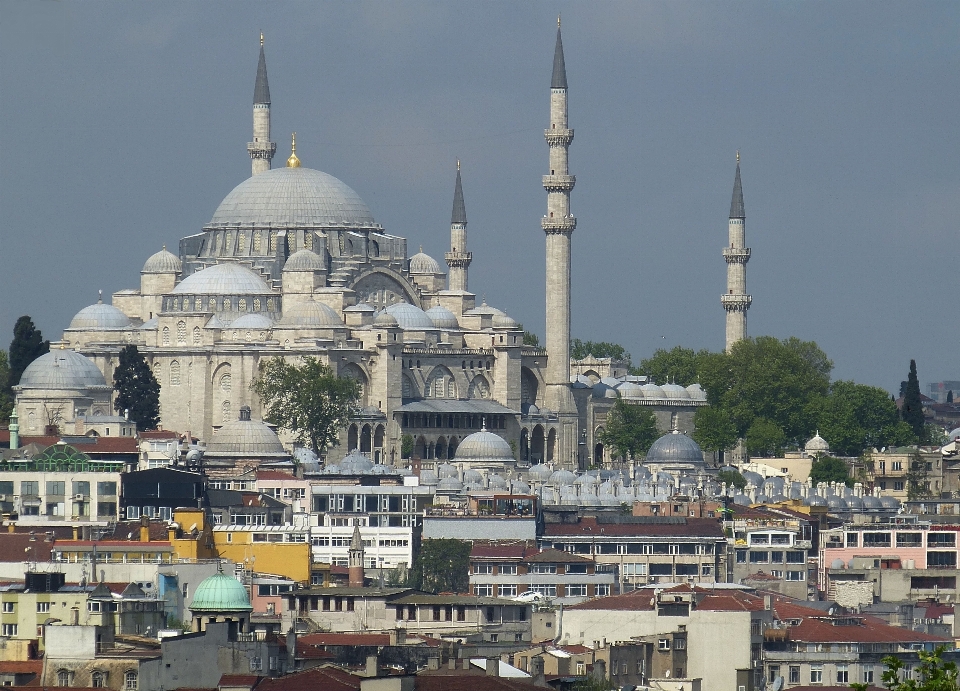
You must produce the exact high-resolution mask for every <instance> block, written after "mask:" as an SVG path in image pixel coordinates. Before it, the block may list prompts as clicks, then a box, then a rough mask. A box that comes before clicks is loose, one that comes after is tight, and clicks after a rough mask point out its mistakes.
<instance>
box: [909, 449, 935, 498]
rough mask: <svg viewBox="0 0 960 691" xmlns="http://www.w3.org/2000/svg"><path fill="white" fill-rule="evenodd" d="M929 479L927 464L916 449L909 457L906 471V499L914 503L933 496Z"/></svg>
mask: <svg viewBox="0 0 960 691" xmlns="http://www.w3.org/2000/svg"><path fill="white" fill-rule="evenodd" d="M929 477H930V476H929V471H928V470H927V462H926V461H925V460H923V456H921V455H920V449H917V450H915V451H914V452H913V454H912V455H911V458H910V469H909V470H908V471H907V476H906V480H907V499H909V500H910V501H915V500H917V499H926V498H928V497H931V496H933V493H932V492H931V491H930V481H929Z"/></svg>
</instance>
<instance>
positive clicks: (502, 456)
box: [455, 430, 513, 481]
mask: <svg viewBox="0 0 960 691" xmlns="http://www.w3.org/2000/svg"><path fill="white" fill-rule="evenodd" d="M455 458H456V460H457V461H479V462H495V463H503V462H513V450H512V449H511V448H510V444H509V443H507V440H506V439H504V438H503V437H501V436H500V435H497V434H494V433H493V432H487V431H486V430H481V431H479V432H474V433H473V434H471V435H469V436H467V437H466V438H465V439H464V440H463V441H462V442H460V445H459V446H457V452H456V454H455ZM464 481H466V476H464Z"/></svg>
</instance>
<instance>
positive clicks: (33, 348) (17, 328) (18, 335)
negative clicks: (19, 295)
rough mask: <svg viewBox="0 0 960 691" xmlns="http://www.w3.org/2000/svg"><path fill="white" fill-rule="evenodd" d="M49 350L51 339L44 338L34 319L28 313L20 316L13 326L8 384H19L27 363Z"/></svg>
mask: <svg viewBox="0 0 960 691" xmlns="http://www.w3.org/2000/svg"><path fill="white" fill-rule="evenodd" d="M49 352H50V341H45V340H43V334H41V333H40V329H38V328H37V327H36V326H34V325H33V320H32V319H31V318H30V317H28V316H26V315H24V316H22V317H20V318H19V319H18V320H17V323H16V324H15V325H14V327H13V340H12V341H11V342H10V365H9V366H10V375H9V379H8V384H7V386H8V387H14V386H16V385H17V384H19V383H20V377H21V375H22V374H23V370H25V369H27V365H29V364H30V363H31V362H33V361H34V360H36V359H37V358H38V357H40V356H41V355H44V354H46V353H49Z"/></svg>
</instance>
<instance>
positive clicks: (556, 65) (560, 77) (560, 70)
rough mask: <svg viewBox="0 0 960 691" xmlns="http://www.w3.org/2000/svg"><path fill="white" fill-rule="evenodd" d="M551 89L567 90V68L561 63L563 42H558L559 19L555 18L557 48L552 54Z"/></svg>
mask: <svg viewBox="0 0 960 691" xmlns="http://www.w3.org/2000/svg"><path fill="white" fill-rule="evenodd" d="M550 88H551V89H566V88H567V66H566V65H565V64H564V63H563V41H561V40H560V17H559V16H558V17H557V48H556V50H554V52H553V78H552V79H551V80H550Z"/></svg>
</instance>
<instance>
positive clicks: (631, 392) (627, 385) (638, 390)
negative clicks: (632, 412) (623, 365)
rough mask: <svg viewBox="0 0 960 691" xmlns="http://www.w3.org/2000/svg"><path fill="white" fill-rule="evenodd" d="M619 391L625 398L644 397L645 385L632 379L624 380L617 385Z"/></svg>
mask: <svg viewBox="0 0 960 691" xmlns="http://www.w3.org/2000/svg"><path fill="white" fill-rule="evenodd" d="M617 391H618V392H619V393H620V395H621V396H622V397H623V398H643V387H642V386H640V385H639V384H634V383H633V382H632V381H625V382H623V383H622V384H621V385H620V386H618V387H617Z"/></svg>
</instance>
